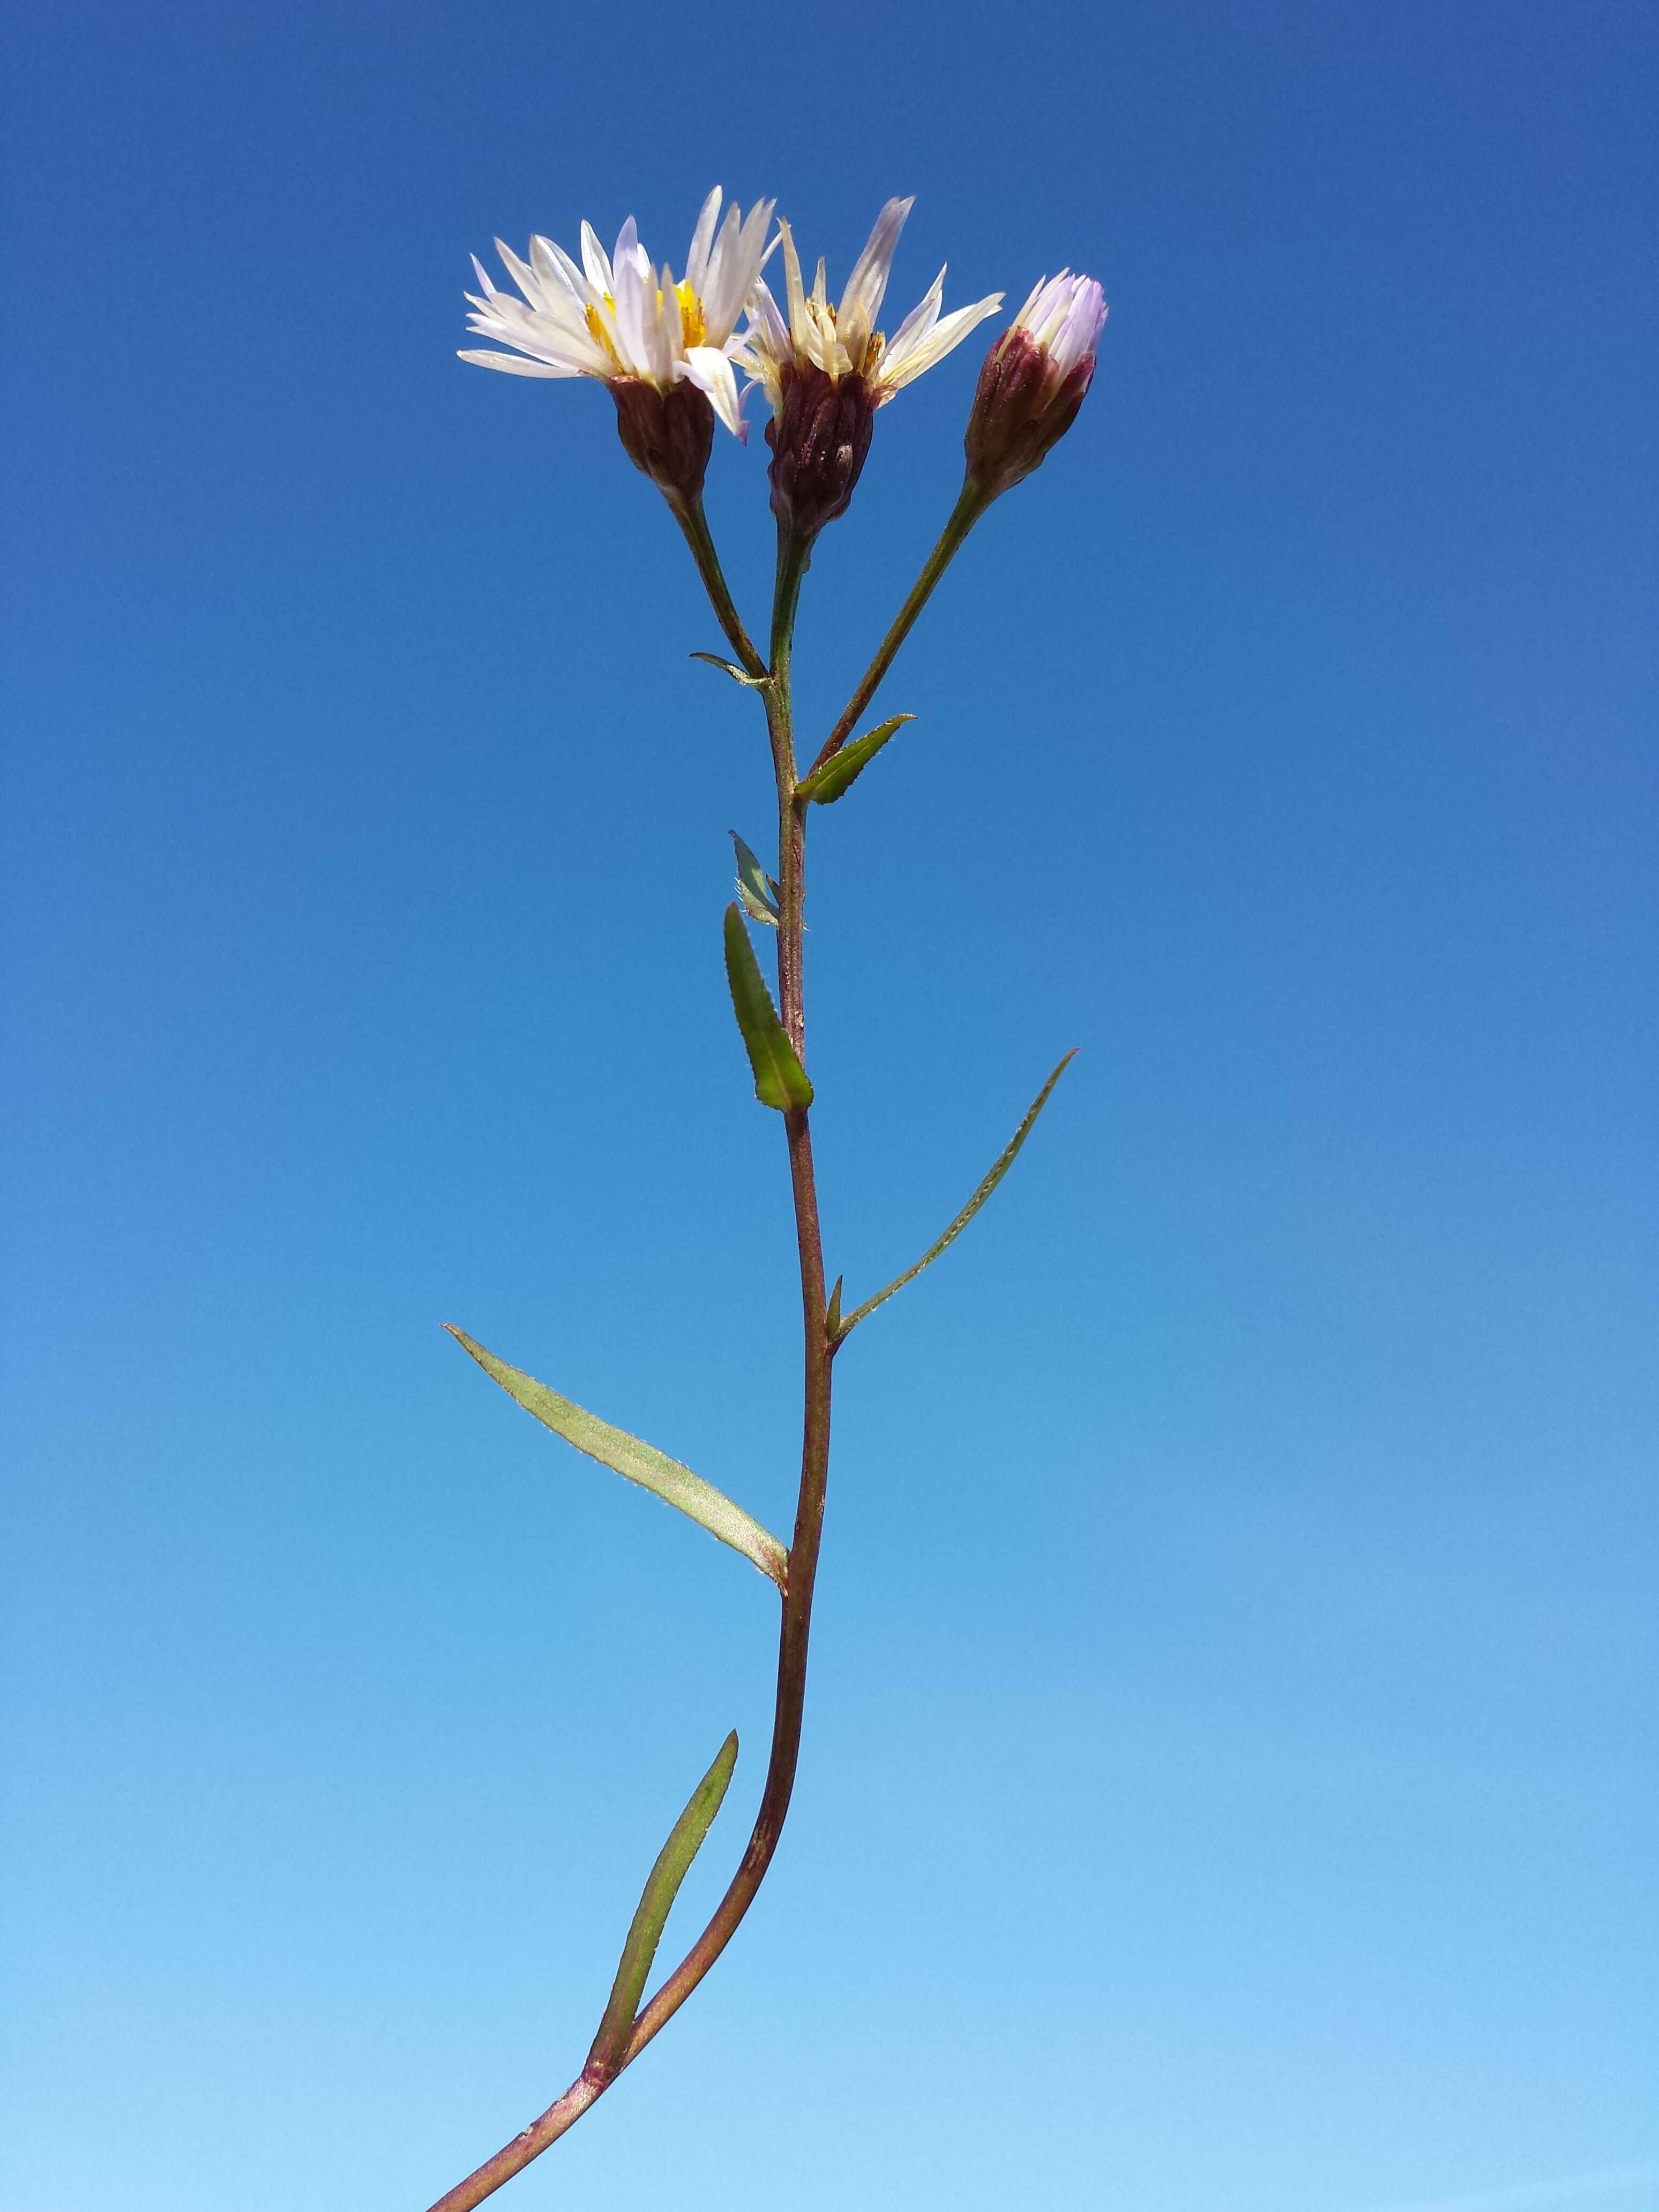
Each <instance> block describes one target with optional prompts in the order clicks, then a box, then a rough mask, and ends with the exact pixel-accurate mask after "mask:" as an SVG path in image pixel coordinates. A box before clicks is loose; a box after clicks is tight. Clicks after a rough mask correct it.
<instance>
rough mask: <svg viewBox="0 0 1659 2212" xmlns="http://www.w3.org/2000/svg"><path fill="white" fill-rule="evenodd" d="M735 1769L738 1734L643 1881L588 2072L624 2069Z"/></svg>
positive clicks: (706, 1777) (697, 1791)
mask: <svg viewBox="0 0 1659 2212" xmlns="http://www.w3.org/2000/svg"><path fill="white" fill-rule="evenodd" d="M737 1763H738V1732H737V1730H736V1729H732V1733H731V1735H729V1736H727V1737H726V1741H725V1742H724V1743H723V1744H722V1745H721V1746H720V1751H719V1753H717V1755H716V1757H715V1759H714V1765H712V1766H711V1767H710V1768H709V1770H708V1773H707V1774H705V1775H704V1776H703V1778H702V1781H701V1782H700V1783H698V1784H697V1786H696V1789H695V1790H693V1791H692V1793H691V1801H690V1803H689V1804H688V1805H687V1807H686V1808H685V1810H684V1812H683V1813H682V1814H680V1817H679V1819H678V1820H676V1821H675V1823H674V1827H673V1832H672V1833H671V1835H670V1837H669V1838H668V1841H667V1842H666V1843H665V1844H664V1845H663V1847H662V1849H661V1850H659V1852H658V1854H657V1863H656V1864H655V1865H654V1866H653V1868H652V1869H651V1872H650V1873H649V1875H647V1877H646V1884H645V1890H644V1893H643V1894H642V1895H641V1899H640V1902H639V1909H638V1911H636V1912H635V1915H634V1918H633V1923H632V1924H631V1926H630V1927H629V1930H628V1941H627V1942H625V1943H624V1944H623V1954H622V1959H621V1961H620V1963H619V1964H618V1966H617V1978H616V1980H615V1981H614V1982H613V1983H612V1984H611V2002H609V2004H607V2005H606V2007H605V2017H604V2019H603V2020H602V2021H600V2022H599V2033H598V2034H597V2035H596V2036H595V2037H594V2039H593V2048H592V2051H589V2052H588V2054H587V2063H588V2068H589V2069H590V2070H591V2071H592V2072H594V2073H597V2074H600V2075H607V2076H608V2075H611V2074H613V2073H615V2072H616V2071H617V2069H618V2068H619V2067H620V2066H621V2064H622V2060H623V2052H624V2051H626V2050H627V2048H628V2039H629V2036H630V2035H631V2034H632V2033H633V2032H634V2021H635V2015H637V2013H638V2011H639V2008H640V1999H641V1997H642V1996H644V1995H645V1978H646V1976H647V1974H648V1973H649V1972H651V1961H652V1960H653V1959H654V1958H655V1957H656V1955H657V1946H658V1944H659V1943H660V1942H661V1941H662V1931H663V1929H664V1928H665V1927H666V1925H667V1924H668V1916H669V1913H670V1912H671V1911H672V1909H673V1904H674V1899H676V1897H678V1894H679V1888H680V1884H681V1883H682V1882H683V1881H684V1880H685V1877H686V1875H687V1873H688V1871H689V1870H690V1865H691V1862H692V1860H693V1859H694V1858H696V1856H697V1853H698V1852H699V1851H700V1850H702V1841H703V1838H704V1837H705V1836H706V1835H707V1834H708V1831H709V1829H710V1828H711V1827H712V1826H713V1825H714V1815H715V1814H716V1813H718V1812H719V1811H720V1801H721V1800H722V1799H723V1798H724V1796H726V1784H728V1783H729V1782H730V1781H731V1779H732V1768H733V1767H734V1766H735V1765H737Z"/></svg>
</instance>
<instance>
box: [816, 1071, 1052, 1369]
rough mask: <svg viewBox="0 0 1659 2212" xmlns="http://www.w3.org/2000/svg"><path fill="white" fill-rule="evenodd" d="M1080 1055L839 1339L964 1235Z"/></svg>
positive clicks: (858, 1309) (846, 1324)
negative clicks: (931, 1239)
mask: <svg viewBox="0 0 1659 2212" xmlns="http://www.w3.org/2000/svg"><path fill="white" fill-rule="evenodd" d="M1076 1058H1077V1052H1076V1048H1073V1050H1072V1051H1070V1052H1068V1053H1067V1054H1066V1057H1065V1059H1064V1060H1061V1061H1060V1066H1058V1067H1057V1068H1056V1069H1055V1070H1054V1073H1053V1074H1052V1075H1051V1076H1050V1077H1049V1078H1048V1081H1047V1082H1046V1083H1045V1084H1044V1085H1043V1086H1042V1090H1041V1091H1038V1093H1037V1095H1036V1097H1035V1099H1033V1100H1032V1102H1031V1109H1030V1113H1028V1114H1027V1115H1026V1116H1025V1119H1024V1121H1022V1122H1021V1123H1020V1125H1019V1127H1018V1128H1017V1129H1016V1130H1015V1132H1014V1133H1013V1135H1012V1137H1011V1138H1010V1139H1009V1140H1008V1145H1007V1148H1006V1151H1005V1152H1003V1153H1002V1155H1001V1157H1000V1158H999V1159H998V1161H997V1163H996V1165H995V1166H994V1168H993V1169H992V1170H991V1172H990V1174H989V1175H987V1176H986V1178H985V1180H984V1182H982V1183H981V1185H980V1187H979V1188H978V1189H977V1190H976V1191H975V1193H974V1194H973V1196H972V1197H971V1198H970V1199H969V1201H968V1203H967V1205H966V1206H963V1209H962V1211H961V1212H960V1213H959V1214H957V1218H956V1219H955V1220H954V1221H953V1222H952V1223H951V1226H950V1227H949V1228H948V1229H947V1230H946V1231H945V1234H944V1236H943V1237H940V1238H939V1242H938V1243H937V1244H930V1245H929V1246H928V1248H927V1250H926V1251H925V1252H924V1253H923V1254H922V1255H921V1259H920V1260H918V1261H916V1264H915V1267H907V1268H906V1269H905V1271H904V1273H902V1275H895V1276H894V1278H893V1279H892V1281H891V1282H890V1283H889V1284H888V1285H887V1287H886V1289H885V1290H884V1291H877V1292H876V1295H875V1296H874V1297H872V1298H866V1300H865V1301H864V1304H862V1305H861V1306H854V1309H853V1310H852V1312H851V1313H849V1314H848V1316H847V1318H846V1319H845V1320H844V1321H842V1322H841V1324H840V1328H839V1329H838V1331H836V1337H837V1340H839V1339H840V1338H841V1337H844V1336H845V1335H846V1334H848V1331H849V1330H850V1329H854V1328H857V1327H858V1325H859V1323H860V1322H861V1321H862V1320H863V1319H864V1317H865V1316H866V1314H872V1313H874V1311H875V1310H876V1308H877V1307H878V1306H879V1305H885V1304H886V1303H887V1301H888V1299H889V1298H890V1297H892V1295H893V1293H894V1291H902V1289H903V1288H904V1285H906V1284H907V1283H914V1282H915V1279H916V1277H917V1276H918V1275H919V1274H920V1273H921V1271H922V1269H923V1268H924V1267H932V1265H933V1261H935V1260H937V1259H938V1257H939V1254H940V1253H941V1252H942V1251H944V1249H945V1247H946V1245H948V1244H954V1243H956V1241H957V1237H960V1236H961V1234H962V1232H963V1230H964V1229H965V1228H966V1227H967V1226H968V1224H969V1222H970V1221H971V1220H972V1219H973V1218H974V1216H975V1214H976V1213H977V1212H979V1210H980V1208H981V1206H983V1205H984V1203H985V1201H986V1200H987V1198H989V1196H990V1195H991V1193H992V1192H993V1191H994V1189H995V1188H996V1187H997V1185H998V1184H999V1183H1000V1182H1001V1181H1002V1178H1003V1177H1004V1176H1006V1174H1007V1172H1008V1170H1009V1169H1010V1168H1011V1167H1012V1165H1013V1164H1014V1162H1015V1160H1016V1159H1017V1158H1018V1155H1019V1148H1020V1146H1022V1145H1023V1144H1024V1142H1025V1139H1027V1137H1029V1136H1030V1133H1031V1131H1032V1129H1033V1127H1035V1125H1036V1117H1037V1115H1039V1114H1040V1113H1041V1112H1042V1109H1043V1108H1044V1107H1045V1106H1046V1105H1047V1104H1048V1101H1049V1099H1050V1098H1051V1097H1053V1096H1054V1085H1055V1084H1057V1083H1058V1082H1059V1080H1060V1077H1061V1076H1062V1075H1064V1074H1065V1073H1066V1069H1067V1068H1068V1067H1069V1066H1071V1064H1072V1062H1073V1060H1075V1059H1076Z"/></svg>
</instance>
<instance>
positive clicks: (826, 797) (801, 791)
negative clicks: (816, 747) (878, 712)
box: [795, 714, 916, 806]
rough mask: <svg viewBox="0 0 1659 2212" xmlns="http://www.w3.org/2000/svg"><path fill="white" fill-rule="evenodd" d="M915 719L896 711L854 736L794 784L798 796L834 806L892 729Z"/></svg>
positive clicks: (884, 741)
mask: <svg viewBox="0 0 1659 2212" xmlns="http://www.w3.org/2000/svg"><path fill="white" fill-rule="evenodd" d="M915 719H916V718H915V715H914V714H895V715H894V716H893V718H892V720H890V721H888V722H879V723H878V724H877V726H876V727H875V728H874V729H873V730H872V731H871V732H869V734H868V735H867V736H866V737H862V738H854V740H853V742H852V744H850V745H843V746H842V749H841V750H840V751H839V752H838V753H831V754H830V756H829V759H828V760H827V761H825V763H823V767H822V768H819V769H813V771H812V773H811V775H809V776H808V777H807V778H806V780H805V782H804V783H798V784H797V785H796V786H795V796H796V798H797V799H816V800H817V804H818V805H820V806H833V805H835V803H836V800H837V799H839V798H840V797H841V795H842V793H843V792H844V791H847V790H848V789H849V788H850V787H851V786H852V784H853V783H854V781H855V780H856V778H857V777H858V776H859V775H861V774H862V773H863V771H864V770H865V769H866V768H868V766H869V765H870V763H871V762H872V760H874V758H875V757H876V755H877V754H878V752H879V751H880V750H881V749H882V747H883V746H884V744H886V742H887V740H888V738H890V737H891V736H892V734H893V732H895V731H896V730H897V729H899V728H901V727H902V726H903V724H905V723H906V722H914V721H915Z"/></svg>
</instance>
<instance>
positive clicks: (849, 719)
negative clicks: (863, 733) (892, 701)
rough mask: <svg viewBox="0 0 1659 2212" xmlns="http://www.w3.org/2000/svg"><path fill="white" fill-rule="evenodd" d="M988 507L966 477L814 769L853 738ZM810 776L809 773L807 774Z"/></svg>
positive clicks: (824, 742) (820, 753) (978, 490)
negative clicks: (901, 649)
mask: <svg viewBox="0 0 1659 2212" xmlns="http://www.w3.org/2000/svg"><path fill="white" fill-rule="evenodd" d="M990 503H991V502H990V501H989V500H988V499H987V497H986V496H985V494H984V493H983V492H982V491H981V489H980V488H979V486H978V485H977V484H976V483H975V482H974V480H973V478H972V477H967V478H966V479H965V480H964V482H963V487H962V490H961V492H960V493H959V494H958V495H957V503H956V505H955V506H954V507H952V508H951V515H950V520H948V521H947V522H946V524H945V527H944V529H943V530H942V531H941V532H939V543H938V544H937V545H935V546H934V548H933V551H932V552H931V553H930V554H929V555H928V556H927V560H926V562H924V563H923V564H922V571H921V574H920V575H919V576H918V577H917V578H916V580H915V583H914V584H912V585H911V586H910V590H909V594H908V597H907V599H905V602H904V605H902V607H901V608H900V609H899V611H898V612H897V614H896V615H895V616H894V617H893V626H892V628H891V629H890V630H889V631H888V633H887V635H886V636H885V637H884V638H883V640H882V641H881V644H880V646H879V647H878V650H877V653H876V657H875V659H873V660H872V662H871V663H870V665H869V666H868V668H866V670H865V671H864V674H863V676H862V678H860V683H859V687H858V690H856V691H854V694H853V696H852V697H851V698H850V699H849V700H848V702H847V704H846V706H845V707H844V708H842V717H841V720H839V721H838V722H837V723H836V726H835V728H834V729H833V730H831V731H830V732H829V736H828V737H827V738H825V739H824V741H823V747H822V749H821V750H820V751H819V753H818V757H817V759H816V760H815V761H814V762H813V763H812V767H813V768H814V769H819V768H822V767H823V763H825V761H827V760H829V758H830V757H831V756H832V755H833V754H836V753H838V752H839V751H840V750H841V749H842V746H843V745H844V744H846V743H847V740H848V738H850V737H851V736H852V734H853V726H854V723H855V722H856V721H857V720H858V718H859V716H860V714H862V713H863V712H864V710H865V708H866V707H867V706H868V705H869V703H870V702H871V700H872V699H873V698H874V696H875V695H876V687H877V686H878V684H880V682H881V679H882V678H883V677H884V676H885V675H886V673H887V671H888V670H889V669H890V667H891V666H892V665H893V659H894V656H895V655H896V653H897V652H898V649H899V647H900V646H902V644H903V642H904V641H905V639H906V638H907V637H908V636H909V635H910V632H911V630H912V629H913V628H914V627H915V619H916V617H917V616H918V615H919V614H920V613H921V611H922V609H923V608H924V607H925V606H926V605H927V602H928V600H929V599H930V598H931V597H932V596H933V586H934V585H935V584H937V583H938V581H939V578H940V577H941V576H942V575H943V574H945V570H946V569H947V568H949V567H950V565H951V562H952V561H953V560H954V559H955V558H956V556H957V553H958V552H959V551H960V550H961V548H962V544H963V539H964V538H966V537H967V535H968V532H969V531H970V530H971V529H972V528H973V526H974V525H975V523H976V522H977V521H978V520H979V519H980V517H981V514H983V513H984V512H985V510H986V508H987V507H988V506H989V505H990ZM808 773H809V774H810V773H811V770H810V769H809V771H808Z"/></svg>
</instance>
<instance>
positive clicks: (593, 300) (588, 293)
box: [542, 238, 605, 307]
mask: <svg viewBox="0 0 1659 2212" xmlns="http://www.w3.org/2000/svg"><path fill="white" fill-rule="evenodd" d="M542 243H543V245H544V246H546V248H547V250H548V252H549V253H550V254H551V256H552V257H553V259H554V260H555V261H556V263H557V264H558V266H559V273H560V274H561V275H562V276H563V278H564V281H565V283H566V284H567V285H568V287H569V290H570V296H571V298H572V299H573V300H576V301H580V304H581V305H582V306H583V307H598V306H599V303H600V301H602V299H603V298H604V296H605V295H604V294H603V293H600V292H596V291H595V290H594V289H593V287H592V284H590V283H588V281H587V273H586V270H582V269H579V268H578V267H577V266H576V264H575V263H574V261H573V260H572V259H571V258H570V256H569V255H568V253H567V252H565V250H564V248H563V246H561V245H560V244H559V241H558V240H557V239H556V238H544V240H542Z"/></svg>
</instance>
